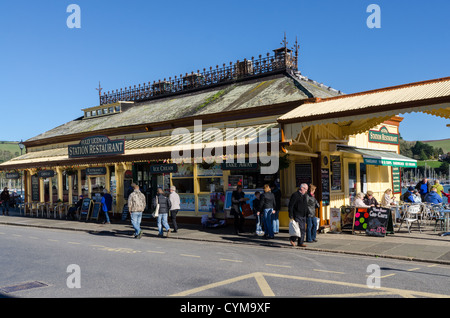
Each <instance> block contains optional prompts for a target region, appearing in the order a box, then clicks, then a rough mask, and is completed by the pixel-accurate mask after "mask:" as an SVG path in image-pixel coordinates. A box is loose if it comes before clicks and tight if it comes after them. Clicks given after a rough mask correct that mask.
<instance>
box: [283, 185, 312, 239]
mask: <svg viewBox="0 0 450 318" xmlns="http://www.w3.org/2000/svg"><path fill="white" fill-rule="evenodd" d="M307 191H308V185H307V184H306V183H302V184H301V185H300V188H299V189H298V191H296V192H294V193H293V194H292V195H291V198H290V199H289V208H288V210H289V219H291V220H294V221H296V222H297V223H298V225H299V228H300V236H299V237H293V236H291V237H290V238H289V240H290V243H291V245H292V246H295V240H296V239H297V240H298V246H300V247H306V245H305V244H304V241H305V232H306V216H307V215H308V211H309V210H308V202H307V193H306V192H307Z"/></svg>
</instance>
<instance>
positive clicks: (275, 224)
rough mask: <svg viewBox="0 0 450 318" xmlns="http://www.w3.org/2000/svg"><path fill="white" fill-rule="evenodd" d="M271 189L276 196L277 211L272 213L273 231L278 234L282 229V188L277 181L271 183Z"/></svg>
mask: <svg viewBox="0 0 450 318" xmlns="http://www.w3.org/2000/svg"><path fill="white" fill-rule="evenodd" d="M270 191H271V192H272V193H273V195H274V197H275V213H273V214H272V223H273V225H272V227H273V233H274V234H278V233H279V231H280V220H279V215H280V209H281V191H280V189H279V188H278V187H277V186H276V185H275V182H272V183H271V184H270Z"/></svg>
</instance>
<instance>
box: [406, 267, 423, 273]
mask: <svg viewBox="0 0 450 318" xmlns="http://www.w3.org/2000/svg"><path fill="white" fill-rule="evenodd" d="M418 269H420V267H416V268H410V269H407V270H406V271H407V272H412V271H416V270H418Z"/></svg>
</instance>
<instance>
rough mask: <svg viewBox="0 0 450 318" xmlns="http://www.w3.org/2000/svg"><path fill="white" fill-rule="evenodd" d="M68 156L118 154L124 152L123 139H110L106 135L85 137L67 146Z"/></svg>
mask: <svg viewBox="0 0 450 318" xmlns="http://www.w3.org/2000/svg"><path fill="white" fill-rule="evenodd" d="M68 152H69V158H81V157H96V156H111V155H120V154H123V153H124V152H125V140H123V139H119V140H110V139H109V138H108V137H107V136H93V137H87V138H84V139H82V140H81V141H80V143H79V144H78V145H69V146H68Z"/></svg>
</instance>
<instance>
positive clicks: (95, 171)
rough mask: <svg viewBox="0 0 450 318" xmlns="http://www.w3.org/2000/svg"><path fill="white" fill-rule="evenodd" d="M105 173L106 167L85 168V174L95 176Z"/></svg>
mask: <svg viewBox="0 0 450 318" xmlns="http://www.w3.org/2000/svg"><path fill="white" fill-rule="evenodd" d="M103 174H106V167H94V168H86V175H87V176H96V175H103Z"/></svg>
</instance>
